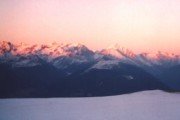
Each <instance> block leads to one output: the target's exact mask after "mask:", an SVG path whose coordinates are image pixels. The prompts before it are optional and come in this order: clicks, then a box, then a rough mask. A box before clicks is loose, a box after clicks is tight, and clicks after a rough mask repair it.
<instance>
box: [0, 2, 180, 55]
mask: <svg viewBox="0 0 180 120" xmlns="http://www.w3.org/2000/svg"><path fill="white" fill-rule="evenodd" d="M0 40H7V41H11V42H15V43H19V42H25V43H31V44H32V43H39V44H43V43H51V42H54V41H56V42H58V43H82V44H85V45H86V46H87V47H89V48H91V49H102V48H106V47H108V46H110V45H112V44H116V43H118V44H120V45H121V46H123V47H126V48H129V49H131V50H133V51H135V52H148V51H156V50H161V51H167V52H174V53H178V54H180V1H179V0H0Z"/></svg>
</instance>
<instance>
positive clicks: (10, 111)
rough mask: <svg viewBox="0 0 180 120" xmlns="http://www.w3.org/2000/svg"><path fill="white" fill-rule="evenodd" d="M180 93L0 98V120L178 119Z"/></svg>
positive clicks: (156, 92)
mask: <svg viewBox="0 0 180 120" xmlns="http://www.w3.org/2000/svg"><path fill="white" fill-rule="evenodd" d="M179 111H180V94H179V93H166V92H163V91H158V90H155V91H145V92H139V93H133V94H127V95H120V96H111V97H94V98H49V99H1V100H0V119H1V120H179V119H180V114H179Z"/></svg>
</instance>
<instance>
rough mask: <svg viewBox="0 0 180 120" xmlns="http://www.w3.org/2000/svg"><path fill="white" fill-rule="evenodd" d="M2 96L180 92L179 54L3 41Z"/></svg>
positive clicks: (0, 51) (0, 63) (0, 56)
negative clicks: (159, 90) (156, 90)
mask: <svg viewBox="0 0 180 120" xmlns="http://www.w3.org/2000/svg"><path fill="white" fill-rule="evenodd" d="M0 73H1V74H0V89H1V93H0V97H72V96H105V95H117V94H123V93H129V92H135V91H141V90H152V89H162V90H180V76H179V75H180V55H175V54H169V53H165V52H160V51H158V52H153V53H141V54H135V53H133V52H132V51H131V50H128V49H125V48H122V47H120V46H119V45H114V46H111V47H109V48H107V49H103V50H100V51H92V50H90V49H88V48H87V47H86V46H84V45H82V44H57V43H53V44H50V45H27V44H13V43H10V42H6V41H3V42H1V43H0Z"/></svg>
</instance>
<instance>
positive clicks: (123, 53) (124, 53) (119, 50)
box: [101, 44, 135, 59]
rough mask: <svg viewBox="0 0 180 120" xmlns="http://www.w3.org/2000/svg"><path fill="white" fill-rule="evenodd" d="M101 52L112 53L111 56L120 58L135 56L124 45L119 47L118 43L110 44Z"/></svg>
mask: <svg viewBox="0 0 180 120" xmlns="http://www.w3.org/2000/svg"><path fill="white" fill-rule="evenodd" d="M101 53H102V54H105V55H112V56H115V57H117V58H120V59H126V58H133V57H135V54H134V53H133V52H132V51H130V50H128V49H126V48H124V47H121V46H120V45H118V44H115V45H112V46H110V47H108V48H107V49H103V50H102V51H101Z"/></svg>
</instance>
